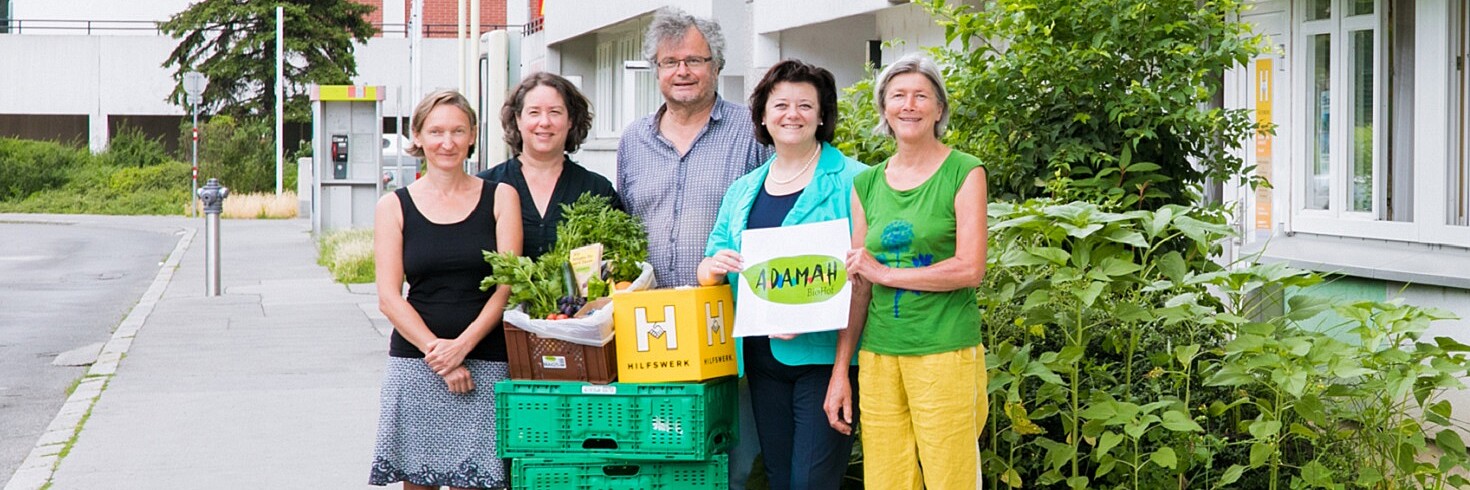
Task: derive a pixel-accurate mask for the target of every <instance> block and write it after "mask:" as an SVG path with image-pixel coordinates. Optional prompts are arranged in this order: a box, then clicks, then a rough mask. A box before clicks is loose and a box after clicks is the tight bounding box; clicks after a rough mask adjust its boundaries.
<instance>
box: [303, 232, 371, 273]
mask: <svg viewBox="0 0 1470 490" xmlns="http://www.w3.org/2000/svg"><path fill="white" fill-rule="evenodd" d="M317 263H318V264H321V265H322V266H325V267H326V268H327V270H329V271H331V272H332V279H335V280H336V281H337V282H340V283H343V284H359V283H370V282H373V280H374V278H375V277H377V271H376V269H374V267H375V265H374V260H373V230H371V229H360V230H336V231H329V232H326V233H323V234H322V236H321V238H320V239H319V240H318V242H317Z"/></svg>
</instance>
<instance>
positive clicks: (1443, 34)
mask: <svg viewBox="0 0 1470 490" xmlns="http://www.w3.org/2000/svg"><path fill="white" fill-rule="evenodd" d="M1291 8H1292V9H1294V10H1292V12H1291V15H1292V19H1293V22H1294V29H1292V31H1293V34H1292V37H1291V38H1290V40H1291V43H1290V44H1291V47H1290V49H1289V50H1288V55H1289V56H1290V58H1291V60H1290V63H1289V70H1290V72H1291V73H1292V76H1291V77H1290V79H1291V80H1292V83H1293V84H1294V85H1293V86H1292V87H1291V90H1290V98H1289V100H1290V102H1289V104H1290V107H1291V117H1290V118H1289V121H1290V122H1289V123H1287V124H1289V126H1285V127H1284V128H1285V129H1284V132H1283V133H1282V134H1285V135H1286V136H1287V138H1289V139H1290V141H1291V142H1292V143H1291V145H1290V148H1291V152H1290V154H1289V157H1288V158H1289V161H1290V162H1291V164H1290V168H1291V174H1290V180H1291V181H1290V182H1289V183H1288V184H1286V185H1285V186H1284V187H1285V188H1288V189H1289V190H1290V194H1289V196H1290V197H1289V199H1288V200H1289V202H1290V208H1289V216H1288V219H1287V220H1286V222H1285V225H1286V228H1287V231H1291V232H1305V233H1311V234H1320V235H1333V236H1346V237H1355V238H1365V239H1376V240H1388V241H1401V242H1417V243H1428V244H1441V245H1452V246H1455V247H1462V248H1463V247H1470V73H1467V72H1470V2H1466V1H1453V2H1420V1H1415V0H1298V1H1295V2H1293V3H1291ZM1425 19H1431V20H1428V21H1426V20H1425ZM1446 21H1447V22H1446Z"/></svg>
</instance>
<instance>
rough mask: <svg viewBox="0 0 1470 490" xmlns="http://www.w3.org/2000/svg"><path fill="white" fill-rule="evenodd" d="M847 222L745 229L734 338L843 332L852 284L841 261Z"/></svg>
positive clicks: (847, 239) (848, 238)
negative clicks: (743, 264)
mask: <svg viewBox="0 0 1470 490" xmlns="http://www.w3.org/2000/svg"><path fill="white" fill-rule="evenodd" d="M847 223H848V222H847V218H842V219H838V220H832V221H823V222H820V223H809V224H804V225H794V226H782V227H777V228H762V229H756V230H745V232H744V233H743V234H742V235H741V239H740V242H741V250H740V255H741V257H742V258H743V259H745V270H744V271H743V272H741V273H740V275H739V276H738V277H737V278H736V279H735V282H736V284H734V285H733V287H734V288H735V290H736V291H737V292H738V296H737V298H738V301H737V304H736V306H735V333H734V335H735V336H736V337H750V336H755V335H775V334H801V333H810V332H824V331H829V330H839V329H843V328H847V313H848V311H847V310H848V303H849V302H850V301H851V298H852V286H851V285H850V284H849V283H848V280H847V267H846V266H845V265H844V264H843V260H844V259H845V258H846V257H847V250H848V249H849V248H851V244H852V239H851V232H850V231H849V227H848V224H847Z"/></svg>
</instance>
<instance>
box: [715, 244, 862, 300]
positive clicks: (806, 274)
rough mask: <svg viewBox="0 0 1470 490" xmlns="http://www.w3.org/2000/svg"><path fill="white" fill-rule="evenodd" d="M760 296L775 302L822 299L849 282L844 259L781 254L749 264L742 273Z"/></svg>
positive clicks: (835, 292)
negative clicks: (781, 255)
mask: <svg viewBox="0 0 1470 490" xmlns="http://www.w3.org/2000/svg"><path fill="white" fill-rule="evenodd" d="M740 275H741V276H742V277H744V278H745V282H746V284H749V285H750V290H751V291H754V292H755V295H756V296H760V297H761V299H764V300H766V301H770V302H772V303H780V304H785V305H805V304H811V303H821V302H823V301H826V300H828V299H831V298H832V297H833V296H836V295H837V292H838V291H841V290H842V286H844V285H846V284H847V267H846V266H845V265H843V263H842V259H838V258H836V257H831V256H827V255H797V256H794V257H777V258H774V259H771V260H768V261H765V262H761V263H759V264H755V265H753V266H750V267H746V268H745V272H742V273H741V274H740Z"/></svg>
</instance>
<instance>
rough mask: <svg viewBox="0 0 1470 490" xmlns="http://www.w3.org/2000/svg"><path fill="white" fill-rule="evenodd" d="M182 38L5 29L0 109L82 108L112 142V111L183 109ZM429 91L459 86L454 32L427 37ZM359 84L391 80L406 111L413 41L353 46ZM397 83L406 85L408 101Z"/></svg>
mask: <svg viewBox="0 0 1470 490" xmlns="http://www.w3.org/2000/svg"><path fill="white" fill-rule="evenodd" d="M176 45H177V41H175V40H174V39H171V38H167V37H160V36H99V35H94V36H78V35H64V36H63V35H51V36H31V35H4V36H0V60H5V63H4V65H5V69H3V70H0V87H5V89H4V90H0V114H74V115H80V114H85V115H88V116H90V117H89V121H90V126H91V128H90V137H89V139H90V141H91V146H92V148H93V149H94V150H101V149H102V148H105V147H106V145H107V119H106V117H107V116H109V115H185V114H186V113H185V111H184V109H182V108H180V107H178V106H175V105H173V104H171V103H169V102H167V101H165V100H164V98H165V97H167V96H168V94H169V93H170V92H171V91H172V90H173V78H172V73H173V72H172V70H171V69H166V68H163V66H162V64H163V61H164V60H165V59H167V58H168V54H169V53H170V52H171V51H173V49H174V47H175V46H176ZM423 46H424V59H425V62H424V65H423V66H424V76H423V88H424V93H428V92H430V91H433V90H435V89H438V88H449V87H453V86H455V83H454V73H455V70H454V69H453V66H454V65H453V62H454V57H455V55H456V49H457V48H456V45H455V43H454V40H453V39H425V40H424V43H423ZM355 54H356V57H357V66H358V76H357V77H356V78H355V79H354V80H353V82H354V83H357V84H361V85H382V86H386V87H388V94H387V97H386V98H385V100H384V108H383V115H384V117H394V116H398V115H400V114H401V115H404V116H407V115H409V113H410V112H411V111H412V110H413V106H414V105H415V104H416V103H417V102H418V99H419V98H420V97H421V95H413V94H409V93H407V92H406V87H408V82H409V80H408V79H409V70H408V40H406V39H385V38H373V39H371V40H369V41H368V43H367V44H366V45H358V46H357V49H356V53H355ZM395 87H405V93H404V94H403V107H401V108H400V107H399V105H398V97H397V92H396V91H395Z"/></svg>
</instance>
